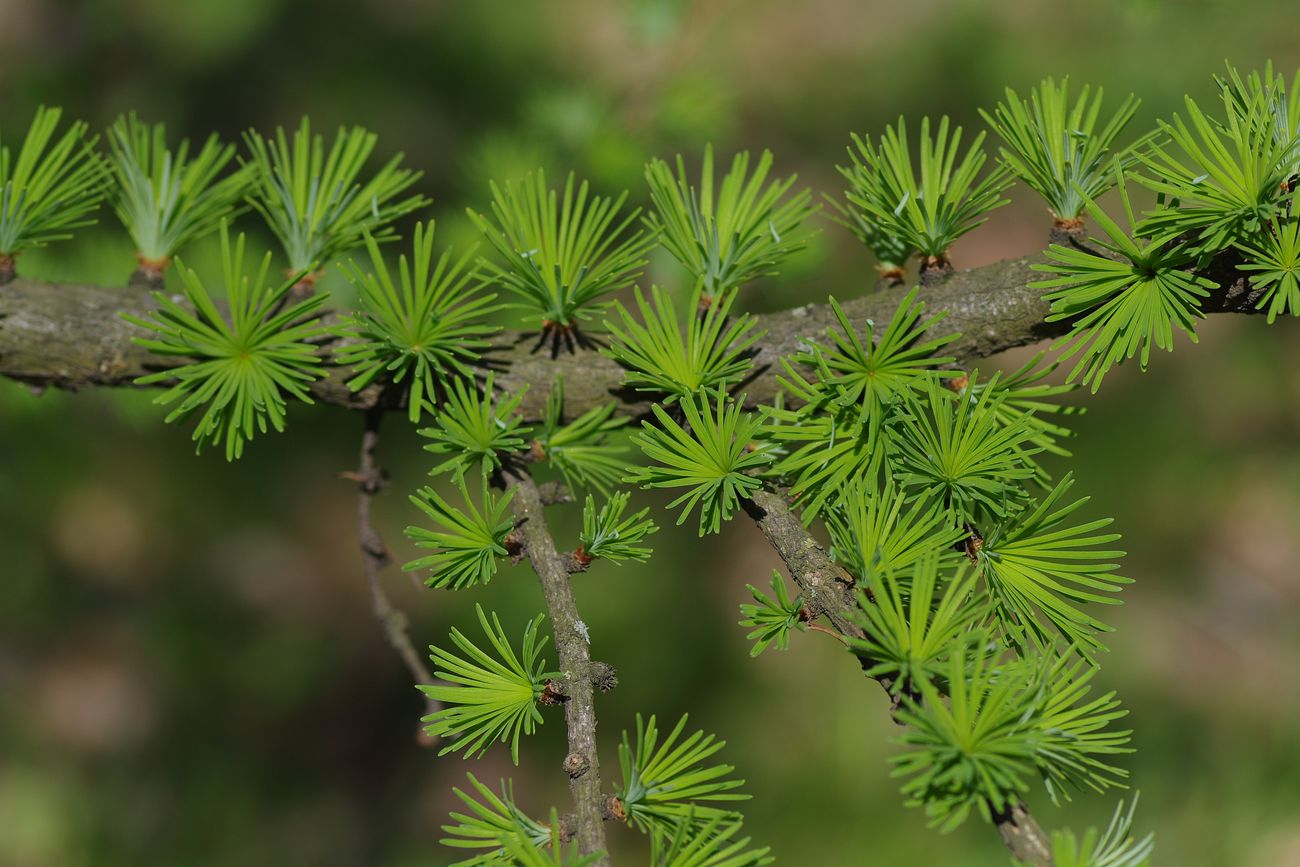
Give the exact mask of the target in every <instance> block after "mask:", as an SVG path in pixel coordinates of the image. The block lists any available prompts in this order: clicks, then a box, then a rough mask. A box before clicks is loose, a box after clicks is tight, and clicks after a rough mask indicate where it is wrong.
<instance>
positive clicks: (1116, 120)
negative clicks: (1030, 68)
mask: <svg viewBox="0 0 1300 867" xmlns="http://www.w3.org/2000/svg"><path fill="white" fill-rule="evenodd" d="M1088 95H1089V88H1088V86H1087V85H1084V86H1083V89H1082V90H1081V91H1080V93H1079V96H1078V98H1077V99H1076V100H1075V101H1074V104H1073V105H1071V104H1070V82H1069V79H1068V78H1064V79H1062V80H1061V83H1060V84H1057V83H1056V82H1055V81H1054V80H1053V79H1051V78H1047V79H1045V80H1044V81H1043V82H1042V83H1041V84H1039V85H1038V89H1037V90H1034V91H1031V92H1030V94H1029V100H1028V101H1026V100H1023V99H1021V98H1020V97H1019V96H1017V95H1016V92H1015V91H1013V90H1012V89H1011V88H1009V87H1008V88H1007V90H1006V102H1000V103H998V107H997V108H996V109H995V110H994V111H993V113H992V114H989V113H988V112H987V111H984V110H983V109H981V110H980V114H981V115H982V116H983V117H984V120H985V122H987V123H988V125H989V126H990V127H992V128H993V130H994V131H995V132H996V133H997V134H998V135H999V136H1001V138H1002V140H1003V142H1005V143H1006V147H1003V148H1001V154H1002V159H1003V160H1004V161H1005V162H1006V164H1007V165H1008V166H1010V168H1011V171H1012V172H1014V173H1015V175H1016V177H1018V178H1020V179H1021V180H1022V181H1024V182H1025V183H1026V184H1027V185H1028V186H1029V187H1030V188H1031V189H1032V190H1033V191H1034V192H1036V193H1038V194H1039V195H1040V196H1042V197H1043V198H1044V199H1046V200H1047V204H1048V206H1049V207H1050V208H1051V209H1052V214H1053V216H1055V217H1056V218H1057V219H1058V220H1060V221H1062V222H1066V221H1073V220H1078V219H1079V218H1081V217H1082V216H1083V208H1084V203H1085V202H1086V201H1087V200H1089V199H1092V200H1096V199H1098V198H1100V197H1101V195H1102V193H1105V192H1106V191H1107V190H1109V189H1110V188H1111V187H1113V186H1114V185H1115V175H1114V174H1113V173H1112V172H1111V170H1110V168H1111V160H1112V159H1114V158H1116V157H1115V155H1114V147H1115V140H1116V139H1117V138H1118V137H1119V134H1120V133H1121V132H1123V130H1124V127H1126V126H1127V125H1128V123H1129V121H1131V120H1132V119H1133V115H1134V113H1135V112H1136V111H1137V108H1138V105H1139V104H1140V100H1138V99H1137V98H1136V97H1134V96H1133V95H1132V94H1129V96H1128V97H1127V98H1125V100H1124V101H1123V102H1122V103H1121V104H1120V107H1119V109H1117V110H1116V111H1115V113H1114V114H1113V115H1111V117H1110V119H1109V120H1108V121H1106V123H1105V125H1104V126H1102V127H1101V129H1100V130H1098V129H1097V120H1098V117H1099V115H1100V113H1101V100H1102V89H1101V88H1097V92H1096V94H1094V95H1093V97H1092V99H1091V101H1090V100H1089V99H1088ZM1152 137H1153V136H1152V135H1146V136H1143V137H1142V138H1141V139H1139V140H1138V141H1137V142H1135V143H1134V144H1132V145H1130V146H1129V147H1127V148H1125V149H1123V150H1121V151H1119V153H1118V159H1119V161H1120V164H1121V165H1122V166H1123V167H1124V168H1128V167H1129V166H1131V165H1132V164H1133V163H1135V162H1136V161H1137V158H1138V157H1137V152H1138V150H1139V149H1141V148H1143V147H1145V146H1146V145H1147V144H1149V143H1150V141H1151V139H1152Z"/></svg>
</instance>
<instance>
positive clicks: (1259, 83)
mask: <svg viewBox="0 0 1300 867" xmlns="http://www.w3.org/2000/svg"><path fill="white" fill-rule="evenodd" d="M1215 80H1216V81H1217V82H1218V84H1219V87H1220V89H1221V90H1222V91H1223V93H1224V95H1225V97H1226V102H1227V105H1228V109H1229V110H1230V111H1233V112H1236V113H1237V114H1238V115H1241V116H1249V115H1250V112H1251V110H1252V106H1253V104H1254V103H1255V102H1256V100H1260V101H1262V102H1263V103H1264V106H1265V108H1264V114H1265V115H1266V116H1269V117H1271V119H1272V122H1273V139H1274V141H1276V142H1277V144H1279V145H1280V146H1281V147H1282V148H1283V149H1284V154H1283V157H1282V163H1283V165H1282V170H1283V172H1284V173H1285V174H1286V176H1287V177H1288V178H1289V179H1291V178H1294V177H1295V175H1296V174H1297V173H1300V147H1296V146H1295V142H1296V140H1297V138H1300V70H1297V71H1296V74H1295V77H1294V78H1293V79H1292V80H1291V88H1290V90H1289V91H1288V89H1287V84H1286V80H1285V79H1284V78H1283V77H1282V76H1281V75H1280V74H1277V75H1275V74H1274V72H1273V62H1272V61H1271V60H1270V61H1269V62H1268V63H1267V64H1266V65H1265V67H1264V72H1263V73H1262V74H1261V73H1259V72H1251V73H1250V74H1249V75H1248V76H1246V77H1245V78H1244V79H1243V78H1242V77H1241V74H1240V73H1238V72H1237V70H1235V69H1233V68H1232V65H1231V64H1228V74H1227V77H1225V78H1218V77H1217V76H1216V77H1215ZM1288 148H1289V150H1287V149H1288Z"/></svg>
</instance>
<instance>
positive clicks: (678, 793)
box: [617, 714, 749, 836]
mask: <svg viewBox="0 0 1300 867" xmlns="http://www.w3.org/2000/svg"><path fill="white" fill-rule="evenodd" d="M686 719H687V717H686V716H685V715H683V716H682V718H681V719H680V720H678V722H677V725H676V726H675V727H674V728H673V730H672V732H670V733H669V735H668V737H666V738H664V740H663V743H660V742H659V729H658V727H657V726H656V725H655V718H654V717H653V716H651V717H650V721H649V722H643V721H642V719H641V715H640V714H637V718H636V746H635V747H633V745H632V743H631V742H630V740H629V738H628V733H627V732H626V731H624V732H623V743H622V744H621V745H620V746H619V748H618V763H619V767H620V768H621V769H622V772H623V780H622V785H621V786H620V787H619V789H618V793H617V797H618V800H619V802H620V803H621V804H622V806H623V810H624V811H625V812H626V813H627V821H628V822H629V823H630V824H633V825H635V826H636V827H637V828H639V829H641V830H642V831H645V832H650V833H652V834H656V835H669V836H671V835H673V834H675V833H676V831H677V824H678V823H679V822H681V821H682V820H683V819H684V818H686V817H687V816H691V817H693V818H694V820H695V821H696V822H698V823H700V824H704V823H707V822H710V821H712V820H713V819H717V818H723V819H735V818H736V814H735V813H734V812H732V811H729V810H724V809H721V808H719V807H715V806H712V805H713V804H717V803H724V802H732V801H745V800H748V799H749V795H743V794H740V793H738V792H736V791H735V790H736V789H738V788H740V787H741V786H743V785H744V784H745V781H744V780H734V779H728V777H730V775H731V773H732V771H734V770H735V768H733V767H732V766H731V765H707V764H705V763H706V762H707V760H708V759H710V758H712V757H713V756H714V755H715V754H716V753H717V752H718V751H719V750H721V749H722V748H723V747H724V746H726V741H718V740H714V737H713V735H706V734H705V733H704V732H703V731H696V732H695V733H694V734H692V735H690V736H688V737H686V738H682V740H681V741H680V742H679V741H678V738H680V737H681V734H682V731H683V730H684V729H685V728H686Z"/></svg>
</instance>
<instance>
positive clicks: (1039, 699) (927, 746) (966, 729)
mask: <svg viewBox="0 0 1300 867" xmlns="http://www.w3.org/2000/svg"><path fill="white" fill-rule="evenodd" d="M1084 666H1085V664H1084V663H1082V662H1076V663H1074V664H1073V667H1066V666H1065V664H1064V658H1062V659H1061V660H1058V661H1055V662H1053V661H1052V660H1051V659H1050V658H1049V659H1048V660H1047V662H1046V664H1041V663H1030V662H1021V661H1019V660H1015V659H1010V660H1007V659H1005V654H1004V653H1003V651H1002V650H1001V649H1000V648H998V646H997V645H996V644H995V643H993V642H990V641H989V640H988V639H987V637H986V636H984V635H982V634H981V633H979V632H974V633H971V634H970V637H969V638H968V640H967V642H966V644H965V646H964V647H960V648H958V649H956V650H955V651H954V652H952V653H951V654H950V656H949V660H948V666H947V669H948V670H947V680H946V682H947V685H948V689H949V695H948V697H947V699H945V698H944V696H943V695H941V693H940V692H939V688H938V687H937V686H936V685H935V684H934V683H932V682H931V681H929V680H917V681H914V684H915V685H916V686H917V687H918V688H919V691H920V698H919V699H914V698H912V697H910V696H904V698H903V706H902V707H901V708H900V709H899V711H898V714H897V716H898V719H899V721H901V722H903V723H905V724H906V725H908V726H909V729H908V730H907V732H905V733H904V734H903V735H901V736H899V737H898V738H897V739H896V740H897V741H898V742H899V743H900V744H903V745H904V746H906V747H907V748H908V749H907V751H906V752H904V753H903V754H901V755H899V756H896V757H894V759H893V760H892V761H893V763H894V765H895V769H894V776H898V777H906V778H907V780H906V782H905V783H904V784H903V787H902V791H903V794H904V795H905V796H907V798H908V805H909V806H924V807H925V809H926V813H927V814H928V815H929V816H930V819H931V824H932V825H934V826H937V827H940V828H942V829H943V830H944V831H945V832H946V831H951V830H952V829H954V828H956V827H957V826H958V825H960V824H961V823H962V822H964V821H965V820H966V818H967V817H968V816H969V815H970V814H971V812H972V811H976V812H978V813H979V814H980V815H981V816H983V817H984V819H985V820H986V821H992V820H993V816H994V815H995V814H998V813H1001V812H1003V811H1004V810H1006V809H1007V808H1009V807H1010V806H1011V805H1012V804H1013V803H1015V802H1017V801H1018V800H1020V799H1021V798H1022V797H1023V796H1024V794H1025V792H1027V791H1028V789H1029V780H1030V779H1031V778H1032V777H1033V776H1034V775H1035V774H1038V775H1040V776H1041V777H1042V778H1043V779H1044V781H1045V783H1047V785H1048V791H1049V793H1050V794H1051V795H1052V796H1053V798H1056V797H1058V796H1059V795H1061V794H1064V790H1063V788H1062V786H1063V785H1065V784H1069V785H1072V786H1075V787H1087V788H1091V789H1094V790H1097V791H1101V790H1104V789H1106V788H1108V787H1110V786H1117V785H1120V784H1121V780H1122V779H1123V776H1124V773H1125V772H1124V771H1121V770H1120V769H1118V768H1115V767H1113V766H1111V765H1109V764H1107V763H1106V762H1105V761H1104V760H1103V758H1102V757H1109V756H1112V755H1115V754H1117V753H1122V752H1128V751H1129V750H1128V749H1127V748H1126V747H1125V746H1124V745H1125V744H1126V743H1127V741H1128V734H1129V733H1128V732H1111V731H1108V730H1107V729H1106V726H1108V725H1109V724H1110V723H1111V722H1113V721H1114V720H1115V719H1118V718H1119V717H1121V716H1123V715H1124V713H1125V711H1123V710H1120V709H1119V708H1118V701H1116V700H1115V698H1114V695H1113V694H1106V695H1104V696H1101V697H1100V698H1097V699H1093V700H1091V701H1088V700H1087V698H1088V696H1087V694H1088V691H1089V681H1090V680H1091V678H1092V676H1093V674H1095V672H1096V669H1093V668H1088V669H1087V670H1086V671H1085V670H1083V669H1084Z"/></svg>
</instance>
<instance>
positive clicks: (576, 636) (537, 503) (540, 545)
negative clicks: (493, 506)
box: [500, 464, 609, 867]
mask: <svg viewBox="0 0 1300 867" xmlns="http://www.w3.org/2000/svg"><path fill="white" fill-rule="evenodd" d="M500 483H501V485H502V486H503V487H506V488H509V489H511V490H513V491H514V497H512V498H511V500H510V508H511V510H512V511H513V513H514V517H515V521H516V523H517V530H516V532H517V533H518V534H519V535H520V537H521V538H522V540H523V545H524V553H525V554H526V555H527V556H528V561H529V563H531V564H532V567H533V571H535V572H536V573H537V578H538V580H539V581H540V582H541V584H542V595H543V596H544V597H545V598H546V611H547V615H548V616H549V617H550V619H551V630H552V632H553V634H554V635H555V650H556V653H557V654H558V655H559V658H560V670H561V671H562V672H564V684H563V686H564V722H565V725H566V726H567V728H568V740H569V753H568V755H566V756H565V758H564V766H563V767H564V772H565V773H566V774H567V775H568V777H569V791H570V792H571V794H572V795H573V803H574V806H575V808H576V810H575V813H574V819H575V824H576V836H577V839H578V848H579V849H580V850H581V851H582V853H583V854H584V855H590V854H593V853H595V852H602V851H605V850H606V846H605V827H604V818H605V817H604V813H605V810H604V805H605V797H604V796H603V795H602V794H601V790H600V757H599V755H598V754H597V752H596V702H595V688H594V686H593V680H595V679H597V678H598V677H603V678H605V679H606V680H608V678H609V676H608V674H607V673H606V672H604V671H603V670H602V669H600V668H599V667H598V666H597V665H595V664H593V663H592V661H591V648H590V643H589V639H588V636H587V627H586V625H585V624H584V623H583V622H582V618H581V616H580V615H579V613H578V603H577V600H575V599H574V597H573V587H572V586H571V585H570V584H569V568H568V562H567V558H566V557H565V555H563V554H561V553H560V552H559V550H558V549H557V548H556V547H555V539H554V538H553V537H552V536H551V531H550V529H549V528H548V527H547V526H546V515H545V514H544V512H545V503H544V502H543V499H542V493H541V491H540V490H539V489H538V487H537V483H536V482H534V481H533V479H532V477H531V476H529V475H528V473H527V472H526V471H525V470H522V469H520V468H517V467H512V466H509V465H508V464H507V465H506V466H504V467H502V469H501V472H500ZM593 864H594V865H596V867H608V864H609V859H608V858H607V857H603V856H602V857H601V858H600V859H599V860H598V861H595V862H593Z"/></svg>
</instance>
